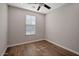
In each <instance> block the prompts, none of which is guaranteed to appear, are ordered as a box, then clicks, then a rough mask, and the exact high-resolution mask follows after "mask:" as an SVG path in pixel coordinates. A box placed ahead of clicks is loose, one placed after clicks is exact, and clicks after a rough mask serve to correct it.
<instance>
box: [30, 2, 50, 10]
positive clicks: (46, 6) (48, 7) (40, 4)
mask: <svg viewBox="0 0 79 59" xmlns="http://www.w3.org/2000/svg"><path fill="white" fill-rule="evenodd" d="M29 4H38V5H39V6H38V8H37V11H39V10H40V8H41V7H42V6H44V7H45V8H47V9H51V7H50V6H48V5H47V4H45V3H29Z"/></svg>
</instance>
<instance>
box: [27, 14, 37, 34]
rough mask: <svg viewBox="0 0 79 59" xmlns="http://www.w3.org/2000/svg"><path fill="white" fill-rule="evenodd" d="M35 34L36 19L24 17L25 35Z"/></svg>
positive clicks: (28, 16)
mask: <svg viewBox="0 0 79 59" xmlns="http://www.w3.org/2000/svg"><path fill="white" fill-rule="evenodd" d="M35 33H36V17H35V16H30V15H26V35H34V34H35Z"/></svg>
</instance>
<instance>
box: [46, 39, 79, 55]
mask: <svg viewBox="0 0 79 59" xmlns="http://www.w3.org/2000/svg"><path fill="white" fill-rule="evenodd" d="M46 41H48V42H50V43H52V44H55V45H57V46H59V47H61V48H63V49H66V50H68V51H70V52H72V53H75V54H77V55H79V52H76V51H74V50H72V49H70V48H67V47H64V46H62V45H60V44H58V43H55V42H53V41H51V40H46Z"/></svg>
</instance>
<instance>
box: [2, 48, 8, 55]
mask: <svg viewBox="0 0 79 59" xmlns="http://www.w3.org/2000/svg"><path fill="white" fill-rule="evenodd" d="M6 50H7V47H6V48H5V49H4V50H3V52H2V54H1V56H4V54H5V52H6Z"/></svg>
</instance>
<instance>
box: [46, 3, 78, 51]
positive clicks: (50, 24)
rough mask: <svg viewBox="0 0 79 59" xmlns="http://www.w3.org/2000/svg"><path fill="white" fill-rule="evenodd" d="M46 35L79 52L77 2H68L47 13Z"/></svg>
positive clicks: (51, 39)
mask: <svg viewBox="0 0 79 59" xmlns="http://www.w3.org/2000/svg"><path fill="white" fill-rule="evenodd" d="M46 37H47V39H48V40H50V41H52V42H56V43H58V44H60V45H62V46H64V47H67V48H69V49H72V50H74V51H77V52H79V4H68V5H65V6H62V7H60V8H57V9H55V10H53V11H52V12H50V13H49V14H47V15H46Z"/></svg>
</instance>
